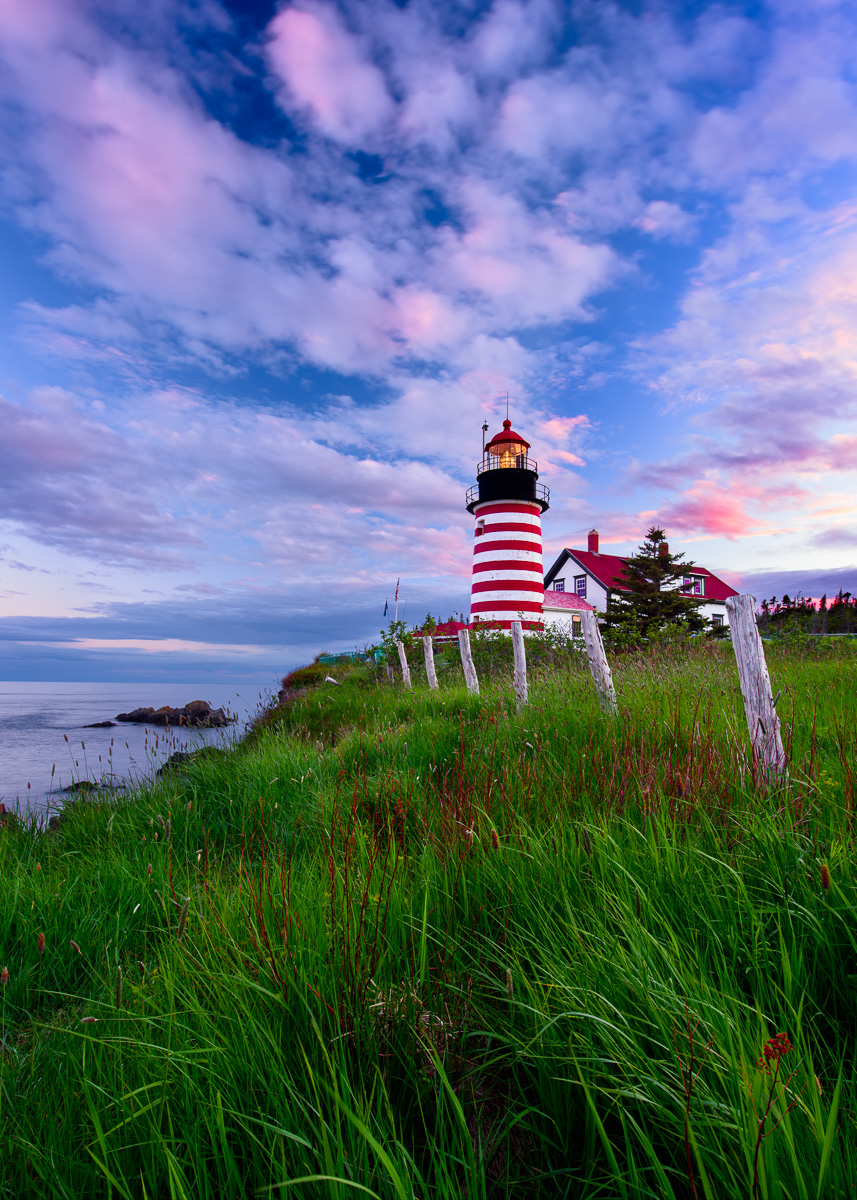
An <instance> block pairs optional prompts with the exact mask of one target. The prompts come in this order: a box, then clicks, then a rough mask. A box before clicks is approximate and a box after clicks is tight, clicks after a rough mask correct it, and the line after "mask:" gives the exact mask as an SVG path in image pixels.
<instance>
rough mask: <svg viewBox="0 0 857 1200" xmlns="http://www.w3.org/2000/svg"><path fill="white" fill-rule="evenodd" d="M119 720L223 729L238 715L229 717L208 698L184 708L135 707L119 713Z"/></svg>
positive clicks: (164, 706) (191, 702)
mask: <svg viewBox="0 0 857 1200" xmlns="http://www.w3.org/2000/svg"><path fill="white" fill-rule="evenodd" d="M116 720H117V721H126V722H129V723H130V724H132V725H165V726H169V727H171V728H173V727H179V726H181V727H182V728H184V729H222V728H223V726H224V725H231V724H232V722H233V721H236V720H237V717H228V716H227V715H226V713H225V712H224V711H223V709H222V708H212V707H211V705H210V704H209V703H208V701H207V700H191V701H190V703H189V704H185V705H184V707H183V708H170V706H169V705H168V704H164V705H163V706H162V707H161V708H135V709H133V710H132V711H131V712H127V713H119V714H117V717H116Z"/></svg>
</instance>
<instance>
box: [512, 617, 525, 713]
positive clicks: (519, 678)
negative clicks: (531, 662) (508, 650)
mask: <svg viewBox="0 0 857 1200" xmlns="http://www.w3.org/2000/svg"><path fill="white" fill-rule="evenodd" d="M512 649H513V650H514V652H515V676H514V678H515V695H516V696H517V697H518V708H523V706H524V705H525V704H526V703H527V698H528V697H527V651H526V649H525V648H524V629H523V626H522V624H521V622H520V621H513V622H512Z"/></svg>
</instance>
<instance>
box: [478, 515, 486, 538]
mask: <svg viewBox="0 0 857 1200" xmlns="http://www.w3.org/2000/svg"><path fill="white" fill-rule="evenodd" d="M484 532H485V520H484V518H483V519H482V520H479V521H477V522H476V536H477V537H482V534H483V533H484Z"/></svg>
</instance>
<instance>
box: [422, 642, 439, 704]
mask: <svg viewBox="0 0 857 1200" xmlns="http://www.w3.org/2000/svg"><path fill="white" fill-rule="evenodd" d="M423 654H424V655H425V660H426V679H427V680H428V685H429V687H430V688H431V690H432V691H433V692H436V691H437V672H436V671H435V669H434V640H433V639H432V638H430V637H428V636H426V637H424V638H423Z"/></svg>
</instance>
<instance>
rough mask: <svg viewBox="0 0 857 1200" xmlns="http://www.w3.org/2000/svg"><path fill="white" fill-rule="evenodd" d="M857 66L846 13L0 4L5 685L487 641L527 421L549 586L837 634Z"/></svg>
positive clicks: (232, 1) (780, 2)
mask: <svg viewBox="0 0 857 1200" xmlns="http://www.w3.org/2000/svg"><path fill="white" fill-rule="evenodd" d="M855 62H857V8H855V6H854V5H853V3H851V2H850V0H848V2H844V3H839V2H837V0H774V2H773V3H744V4H741V3H736V4H720V3H647V2H645V0H639V2H637V0H634V2H631V0H628V2H626V3H613V2H611V0H583V2H579V3H578V2H576V0H572V2H567V3H561V2H559V0H493V2H492V0H459V2H455V0H339V2H338V3H337V2H334V0H296V2H295V3H290V4H288V3H287V4H279V3H275V2H274V0H222V2H217V0H148V2H147V3H146V4H145V5H143V4H140V3H139V0H103V2H100V0H28V2H27V3H26V4H22V3H21V0H0V678H3V679H8V680H15V679H21V680H26V679H32V680H52V679H55V680H105V681H111V680H134V679H156V678H159V679H173V680H180V679H182V678H187V679H194V680H201V679H212V680H214V679H217V680H219V681H232V680H236V681H238V680H242V679H253V680H267V679H270V680H274V679H275V678H276V677H277V676H278V674H282V672H283V671H285V670H286V669H289V668H290V667H293V666H296V665H298V664H300V663H304V662H307V661H309V660H310V659H311V658H312V656H313V655H314V654H316V653H318V652H320V651H325V650H329V651H332V650H338V649H343V648H349V647H352V648H353V647H354V646H361V645H363V644H364V643H365V642H367V641H372V640H376V639H377V637H378V633H379V630H380V628H381V626H382V624H384V623H385V622H384V619H383V610H384V604H385V601H386V600H387V599H390V600H392V597H393V593H394V590H395V587H396V580H397V579H400V580H401V587H400V597H401V603H400V615H404V617H405V619H406V620H408V621H409V622H417V621H421V620H422V618H423V617H424V616H425V614H426V613H427V612H431V613H433V614H434V615H435V616H438V617H446V616H449V615H450V614H451V613H453V612H458V611H466V610H467V607H468V602H469V574H470V559H471V542H472V536H473V532H472V517H470V516H469V514H468V513H467V512H466V511H465V508H464V492H465V490H466V488H467V487H468V486H469V485H470V484H471V483H473V481H474V478H475V464H476V461H477V459H478V458H479V455H480V451H481V425H482V423H483V421H486V420H487V421H488V424H489V427H490V432H491V433H494V432H496V431H497V430H498V429H499V428H500V423H501V421H502V419H503V417H504V416H505V407H506V395H507V393H508V396H509V405H510V415H511V417H512V419H513V425H514V427H515V429H517V430H518V431H519V432H521V433H522V434H523V435H524V436H525V437H526V438H527V440H528V441H529V442H530V443H531V444H532V450H531V453H532V455H533V456H534V457H535V458H536V459H537V460H538V463H539V471H540V478H541V481H542V482H544V483H546V484H547V485H548V486H549V487H550V489H551V498H552V499H551V508H550V510H549V511H548V512H547V513H546V514H545V517H544V519H543V535H544V543H545V563H546V566H547V565H549V564H550V562H552V561H553V559H554V557H555V556H556V555H557V554H558V553H559V551H560V550H561V549H562V548H563V547H564V546H571V547H574V546H581V545H585V540H584V539H585V536H586V533H587V531H588V530H589V529H590V528H593V527H594V528H597V529H598V530H599V532H600V535H601V546H602V549H604V550H606V551H609V552H611V553H623V552H627V551H629V550H631V549H633V548H634V547H635V546H636V545H638V544H639V542H640V541H641V540H642V538H643V536H644V535H645V531H646V529H647V528H648V527H649V526H650V525H652V524H657V525H660V526H662V527H663V528H665V529H666V531H667V536H668V539H669V542H670V545H671V548H672V549H673V550H680V551H682V552H684V553H686V554H687V556H688V558H689V559H691V560H693V561H695V562H697V563H699V564H700V565H703V566H706V567H708V568H709V569H710V570H713V571H715V572H716V573H718V574H721V575H722V576H723V577H724V578H726V579H727V580H728V581H729V582H730V583H732V584H733V585H734V586H736V587H738V588H739V589H740V590H742V591H750V592H752V593H753V594H755V595H757V596H758V597H759V598H761V597H762V596H770V595H774V594H778V595H779V594H782V593H783V592H784V591H787V592H789V593H790V594H791V595H794V594H795V593H799V592H800V593H803V594H805V595H811V596H820V595H821V594H822V593H823V592H827V593H831V592H835V591H836V590H838V588H839V587H844V588H846V589H848V590H851V591H854V592H857V565H855V564H857V515H855V502H857V496H855V490H857V489H855V466H857V427H855V417H857V386H855V385H857V72H855V67H854V64H855ZM387 619H389V614H388V618H387Z"/></svg>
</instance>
